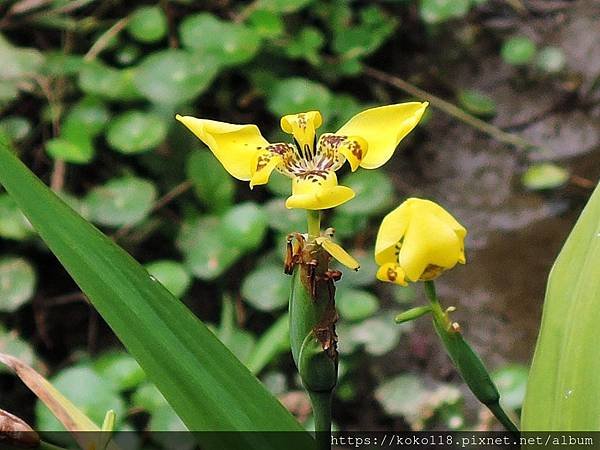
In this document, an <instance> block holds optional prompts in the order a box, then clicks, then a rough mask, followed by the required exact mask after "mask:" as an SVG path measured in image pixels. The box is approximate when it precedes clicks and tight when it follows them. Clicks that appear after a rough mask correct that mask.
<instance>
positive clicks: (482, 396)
mask: <svg viewBox="0 0 600 450" xmlns="http://www.w3.org/2000/svg"><path fill="white" fill-rule="evenodd" d="M425 294H426V295H427V298H428V299H429V303H430V304H431V312H432V313H433V325H434V327H435V330H436V332H437V334H438V336H439V337H440V339H441V340H442V343H443V344H444V347H445V348H446V351H447V352H448V355H449V356H450V359H451V360H452V362H453V363H454V365H455V366H456V369H457V370H458V373H459V374H460V376H461V377H462V379H463V380H464V382H465V383H466V384H467V386H468V387H469V389H470V390H471V392H473V394H474V395H475V397H477V399H478V400H479V401H480V402H481V403H483V404H484V405H486V406H487V407H488V408H489V410H490V411H491V412H492V414H494V416H495V417H496V418H497V419H498V421H499V422H500V423H501V424H502V425H503V426H504V427H505V428H506V429H507V430H508V431H511V432H515V433H518V432H519V430H518V428H517V427H516V426H515V424H514V423H513V422H512V421H511V419H510V418H509V417H508V415H507V414H506V412H505V411H504V410H503V409H502V407H501V406H500V394H499V393H498V389H497V388H496V385H495V384H494V382H493V381H492V378H491V377H490V374H489V372H488V371H487V369H486V368H485V365H484V364H483V361H482V360H481V358H480V357H479V355H477V353H475V351H474V350H473V349H472V348H471V346H470V345H469V344H468V343H467V341H465V340H464V338H463V336H462V334H461V333H460V329H458V328H455V327H453V326H452V321H451V320H450V319H449V318H448V313H447V312H444V310H443V309H442V306H441V305H440V302H439V300H438V297H437V294H436V292H435V284H434V283H433V281H425Z"/></svg>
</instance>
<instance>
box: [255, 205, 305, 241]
mask: <svg viewBox="0 0 600 450" xmlns="http://www.w3.org/2000/svg"><path fill="white" fill-rule="evenodd" d="M263 211H264V212H265V214H266V216H267V221H268V223H269V226H270V227H271V228H273V229H274V230H277V231H280V232H282V233H285V234H288V233H293V232H295V231H298V232H303V231H304V229H305V228H306V213H305V212H304V211H303V210H301V209H297V208H294V209H288V208H286V207H285V200H283V199H279V198H274V199H271V200H269V201H268V202H267V203H266V204H265V207H264V208H263Z"/></svg>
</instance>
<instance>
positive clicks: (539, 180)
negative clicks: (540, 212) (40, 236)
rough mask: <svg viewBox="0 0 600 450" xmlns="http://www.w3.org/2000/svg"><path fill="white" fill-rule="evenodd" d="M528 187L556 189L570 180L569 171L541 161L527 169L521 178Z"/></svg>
mask: <svg viewBox="0 0 600 450" xmlns="http://www.w3.org/2000/svg"><path fill="white" fill-rule="evenodd" d="M521 181H522V183H523V185H524V186H525V187H526V188H527V189H531V190H542V189H556V188H559V187H561V186H563V185H564V184H565V183H566V182H567V181H569V171H568V170H567V169H564V168H563V167H560V166H557V165H556V164H552V163H539V164H535V165H533V166H531V167H529V168H528V169H527V171H526V172H525V173H524V174H523V177H522V179H521Z"/></svg>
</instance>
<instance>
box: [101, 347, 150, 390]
mask: <svg viewBox="0 0 600 450" xmlns="http://www.w3.org/2000/svg"><path fill="white" fill-rule="evenodd" d="M94 370H95V372H96V373H97V374H98V375H100V377H102V379H104V380H106V381H108V382H109V383H110V384H111V385H112V386H114V387H116V389H117V390H119V391H127V390H129V389H133V388H135V387H137V386H139V385H140V383H142V382H143V381H144V380H145V378H146V375H145V374H144V371H143V370H142V368H141V367H140V365H139V364H138V363H137V361H136V360H135V359H134V358H132V357H131V356H130V355H128V354H127V353H125V352H121V351H113V352H108V353H104V354H103V355H102V356H100V357H99V358H98V359H97V360H96V361H94Z"/></svg>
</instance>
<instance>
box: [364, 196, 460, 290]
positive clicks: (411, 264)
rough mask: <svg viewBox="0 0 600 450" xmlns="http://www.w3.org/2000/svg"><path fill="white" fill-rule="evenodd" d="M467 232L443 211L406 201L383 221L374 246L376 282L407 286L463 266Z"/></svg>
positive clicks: (429, 204) (421, 202)
mask: <svg viewBox="0 0 600 450" xmlns="http://www.w3.org/2000/svg"><path fill="white" fill-rule="evenodd" d="M466 235H467V230H466V229H465V228H464V227H463V226H462V225H461V224H460V223H458V222H457V221H456V219H455V218H454V217H452V216H451V215H450V214H449V213H448V212H447V211H446V210H445V209H444V208H442V207H441V206H439V205H438V204H436V203H434V202H431V201H429V200H422V199H420V198H409V199H408V200H406V201H405V202H404V203H402V204H401V205H400V206H398V207H397V208H396V209H395V210H393V211H392V212H390V213H389V214H388V215H387V216H385V218H384V219H383V221H382V222H381V226H380V228H379V232H378V234H377V241H376V243H375V261H376V262H377V264H378V265H379V266H380V267H379V270H378V271H377V278H378V279H379V280H381V281H389V282H392V283H396V284H400V285H402V286H406V284H407V280H409V281H426V280H432V279H434V278H436V277H438V276H439V275H440V274H441V273H442V272H443V271H444V270H447V269H451V268H452V267H454V266H455V265H456V263H461V264H464V263H465V261H466V260H465V248H464V239H465V236H466Z"/></svg>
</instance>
